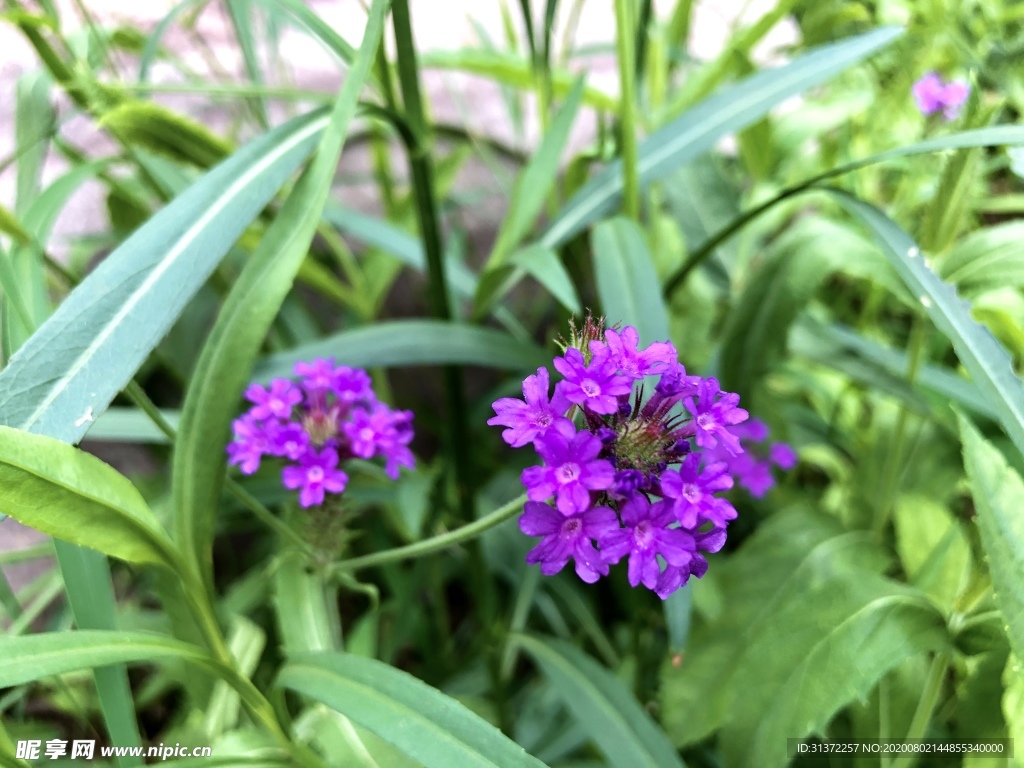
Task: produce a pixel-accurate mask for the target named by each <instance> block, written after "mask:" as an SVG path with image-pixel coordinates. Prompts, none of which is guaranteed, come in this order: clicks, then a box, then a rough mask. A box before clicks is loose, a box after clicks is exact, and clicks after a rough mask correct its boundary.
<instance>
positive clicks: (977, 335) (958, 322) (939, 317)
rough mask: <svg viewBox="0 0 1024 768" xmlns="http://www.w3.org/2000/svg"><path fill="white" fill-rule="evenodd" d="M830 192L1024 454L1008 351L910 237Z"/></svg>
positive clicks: (1021, 402)
mask: <svg viewBox="0 0 1024 768" xmlns="http://www.w3.org/2000/svg"><path fill="white" fill-rule="evenodd" d="M834 194H835V195H836V198H837V199H838V201H839V202H840V203H841V204H842V205H843V207H844V208H846V209H847V210H848V211H849V212H850V213H852V214H853V215H854V216H856V217H857V218H858V219H859V220H860V221H861V222H862V223H863V224H865V225H866V226H867V227H868V228H869V229H870V230H871V231H872V233H873V234H874V235H875V237H876V238H877V239H878V241H879V244H880V245H881V246H882V252H883V253H884V254H885V255H886V256H887V257H888V259H889V261H890V262H891V263H892V265H893V266H894V267H895V268H896V272H897V273H899V276H900V277H901V278H902V279H903V282H904V283H906V285H907V287H908V288H909V289H910V291H911V293H912V294H914V295H915V296H917V297H918V298H919V299H920V301H921V304H922V306H923V307H924V309H925V311H926V312H927V313H928V316H929V317H930V318H931V319H932V322H934V323H935V325H936V326H938V328H939V330H940V331H942V332H943V333H944V334H945V335H946V336H947V337H948V338H949V340H950V341H952V342H953V348H954V349H955V350H956V353H957V357H959V358H960V362H961V363H963V365H964V367H965V368H966V369H967V371H968V373H970V374H971V378H972V379H974V383H975V385H977V387H978V389H979V391H980V392H981V394H982V397H984V398H985V399H986V400H987V401H988V402H989V403H991V405H992V408H993V409H994V410H995V412H996V414H997V415H998V418H999V422H1000V423H1001V424H1002V426H1003V429H1004V430H1006V434H1007V435H1009V437H1010V439H1011V440H1013V442H1014V444H1015V445H1016V446H1017V449H1018V450H1019V451H1020V452H1021V454H1024V385H1022V383H1021V380H1020V379H1019V378H1017V375H1016V374H1015V373H1014V372H1013V367H1012V364H1011V361H1010V356H1009V355H1008V354H1007V352H1006V350H1005V349H1003V347H1002V346H1000V344H999V342H997V341H996V340H995V339H994V338H993V337H992V334H991V333H989V331H988V330H987V329H986V328H984V327H983V326H981V325H979V324H978V323H977V322H975V321H974V320H973V319H972V318H971V312H970V308H969V307H968V305H967V303H966V302H965V301H964V300H963V299H961V298H960V297H959V296H957V293H956V290H955V289H954V288H953V287H952V286H951V285H949V284H947V283H944V282H942V281H941V280H940V279H939V278H938V276H937V275H936V274H935V273H934V272H933V271H932V270H931V268H930V267H929V266H928V264H926V263H925V261H924V259H923V258H922V257H921V251H920V249H919V248H918V247H917V245H916V244H915V243H914V241H913V240H912V239H911V238H910V237H909V236H908V235H907V233H906V232H904V231H903V230H902V229H900V228H899V226H897V225H896V224H895V222H893V221H892V220H891V219H889V218H888V217H887V216H886V215H885V214H883V213H882V212H881V211H879V210H878V209H877V208H875V207H874V206H872V205H869V204H867V203H864V202H862V201H860V200H858V199H856V198H855V197H852V196H850V195H848V194H846V193H844V192H839V191H838V190H835V191H834Z"/></svg>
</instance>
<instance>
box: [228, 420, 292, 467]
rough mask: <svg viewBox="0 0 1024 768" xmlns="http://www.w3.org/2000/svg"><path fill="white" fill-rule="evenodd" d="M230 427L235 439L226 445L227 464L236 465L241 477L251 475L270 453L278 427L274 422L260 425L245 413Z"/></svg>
mask: <svg viewBox="0 0 1024 768" xmlns="http://www.w3.org/2000/svg"><path fill="white" fill-rule="evenodd" d="M231 427H232V429H233V430H234V433H235V439H234V440H232V441H231V442H230V443H228V457H229V458H228V463H229V464H238V465H239V467H238V468H239V469H240V470H241V471H242V474H243V475H251V474H253V473H254V472H255V471H256V470H257V469H259V468H260V460H261V459H262V458H263V457H264V456H265V455H267V454H269V453H271V444H272V442H273V440H274V438H275V435H276V434H277V432H278V431H279V430H280V425H279V424H278V422H276V421H268V422H265V423H261V422H260V421H259V420H258V419H256V418H255V417H254V416H253V415H252V414H250V413H247V414H245V415H244V416H242V417H240V418H237V419H235V420H234V422H233V423H232V425H231Z"/></svg>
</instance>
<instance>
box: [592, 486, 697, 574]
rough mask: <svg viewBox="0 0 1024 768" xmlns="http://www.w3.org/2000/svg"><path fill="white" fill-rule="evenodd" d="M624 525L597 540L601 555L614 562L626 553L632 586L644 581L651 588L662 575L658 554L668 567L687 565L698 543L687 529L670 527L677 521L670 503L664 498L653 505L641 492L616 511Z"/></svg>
mask: <svg viewBox="0 0 1024 768" xmlns="http://www.w3.org/2000/svg"><path fill="white" fill-rule="evenodd" d="M619 514H620V515H621V516H622V524H623V526H624V527H623V528H620V529H618V530H614V531H611V532H609V533H608V534H606V535H605V536H604V537H603V538H601V539H599V540H598V544H599V545H600V547H601V555H602V556H603V557H604V558H605V560H606V561H607V562H608V563H609V564H610V565H614V564H615V563H617V562H619V561H620V560H621V559H622V558H623V557H626V556H627V555H628V557H629V568H628V576H629V583H630V585H631V586H634V587H635V586H637V585H638V584H643V585H644V586H645V587H647V588H648V589H654V588H655V587H656V586H657V583H658V577H659V576H660V575H661V566H660V565H659V563H658V556H659V555H660V556H661V557H662V558H664V560H665V562H666V563H668V564H669V565H670V566H676V567H682V566H686V565H689V563H690V560H691V559H692V558H693V555H694V553H695V552H696V551H697V544H696V542H695V540H694V538H693V536H691V535H690V534H689V533H688V532H686V531H684V530H682V529H681V528H670V527H669V526H671V525H672V524H674V523H675V522H676V519H675V515H674V514H673V510H672V505H671V504H667V503H665V502H663V501H659V502H656V503H654V504H652V503H651V502H650V500H649V499H648V498H647V497H646V496H644V495H643V494H641V493H638V494H636V495H634V496H633V497H632V498H631V499H630V500H629V501H627V502H626V503H625V504H623V505H622V508H621V509H620V510H619Z"/></svg>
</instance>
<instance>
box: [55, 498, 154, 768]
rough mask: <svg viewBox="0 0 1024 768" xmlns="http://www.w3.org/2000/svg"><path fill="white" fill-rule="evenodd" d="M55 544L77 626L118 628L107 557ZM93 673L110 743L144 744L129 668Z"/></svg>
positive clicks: (131, 761) (125, 762)
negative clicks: (137, 717)
mask: <svg viewBox="0 0 1024 768" xmlns="http://www.w3.org/2000/svg"><path fill="white" fill-rule="evenodd" d="M133 490H134V489H133ZM81 522H84V521H81ZM53 546H54V550H55V551H56V554H57V563H58V565H59V566H60V574H61V578H63V580H64V589H65V591H66V592H67V597H68V602H69V603H70V604H71V610H72V612H73V613H74V616H75V626H76V627H77V628H78V629H93V630H110V629H117V602H116V600H115V597H114V585H113V583H112V582H111V580H110V567H109V565H108V563H107V559H106V557H104V556H103V555H101V554H100V553H99V552H96V551H95V550H92V549H86V548H85V547H77V546H74V545H73V544H69V543H67V542H66V541H61V540H60V539H55V540H54V542H53ZM93 676H94V678H95V682H96V694H97V696H98V697H99V700H100V708H101V709H102V711H103V720H104V722H106V724H107V730H108V732H109V734H110V740H111V743H114V744H118V745H121V744H123V745H125V746H141V745H142V739H141V737H140V736H139V728H138V724H137V722H136V719H135V704H134V700H133V698H132V689H131V686H130V684H129V682H128V671H127V670H126V669H125V668H124V667H123V666H109V667H98V668H96V669H95V670H93ZM117 763H118V765H121V766H130V765H140V764H141V763H142V760H140V759H139V758H136V757H132V756H130V755H124V756H121V757H118V758H117Z"/></svg>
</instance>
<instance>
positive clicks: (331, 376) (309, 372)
mask: <svg viewBox="0 0 1024 768" xmlns="http://www.w3.org/2000/svg"><path fill="white" fill-rule="evenodd" d="M295 375H296V376H301V377H302V386H303V388H304V389H305V390H306V391H307V392H310V393H313V392H320V393H323V392H327V391H330V390H333V389H334V386H335V382H336V381H337V372H336V370H335V367H334V358H333V357H328V358H324V357H318V358H317V359H316V360H314V361H313V362H312V363H304V362H299V363H296V364H295Z"/></svg>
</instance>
